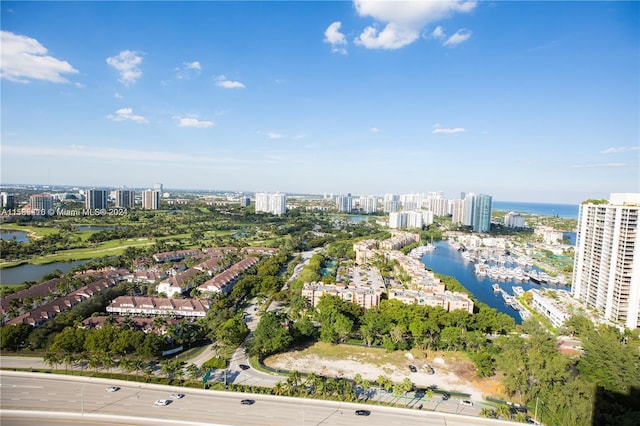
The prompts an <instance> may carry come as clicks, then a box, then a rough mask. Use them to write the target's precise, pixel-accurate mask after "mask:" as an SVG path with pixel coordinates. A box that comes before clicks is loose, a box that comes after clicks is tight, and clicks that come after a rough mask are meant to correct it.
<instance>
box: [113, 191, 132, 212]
mask: <svg viewBox="0 0 640 426" xmlns="http://www.w3.org/2000/svg"><path fill="white" fill-rule="evenodd" d="M115 199H116V207H122V208H132V207H135V206H136V191H133V190H131V189H117V190H116V194H115Z"/></svg>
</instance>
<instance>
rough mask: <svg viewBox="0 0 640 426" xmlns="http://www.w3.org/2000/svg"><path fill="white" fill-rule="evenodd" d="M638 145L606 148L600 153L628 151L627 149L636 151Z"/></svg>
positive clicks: (638, 148) (639, 148)
mask: <svg viewBox="0 0 640 426" xmlns="http://www.w3.org/2000/svg"><path fill="white" fill-rule="evenodd" d="M638 150H640V147H638V146H620V147H614V148H607V149H605V150H602V151H600V154H617V153H620V152H628V151H638Z"/></svg>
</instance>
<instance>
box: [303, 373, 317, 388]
mask: <svg viewBox="0 0 640 426" xmlns="http://www.w3.org/2000/svg"><path fill="white" fill-rule="evenodd" d="M318 380H319V377H318V375H317V374H316V373H309V374H308V375H307V378H306V379H305V381H304V385H305V386H306V387H307V389H313V390H314V391H315V389H316V386H317V385H318Z"/></svg>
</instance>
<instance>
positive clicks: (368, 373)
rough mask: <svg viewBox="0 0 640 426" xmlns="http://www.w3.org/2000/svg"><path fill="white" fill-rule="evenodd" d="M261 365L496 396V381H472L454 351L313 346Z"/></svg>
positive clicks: (471, 370)
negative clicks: (428, 369)
mask: <svg viewBox="0 0 640 426" xmlns="http://www.w3.org/2000/svg"><path fill="white" fill-rule="evenodd" d="M265 364H266V365H268V366H269V367H272V368H280V369H286V370H298V371H302V372H314V373H316V374H319V375H324V376H329V377H345V378H351V379H353V378H354V377H355V375H356V374H358V373H360V375H361V376H362V378H363V379H367V380H371V381H374V380H376V379H377V378H378V377H379V376H381V375H382V376H386V377H388V378H390V379H391V380H393V381H394V382H401V381H402V380H403V379H404V378H405V377H409V378H410V379H411V381H412V382H413V383H414V385H416V386H419V387H427V386H437V387H438V388H439V389H446V390H449V391H457V392H463V393H468V394H471V395H472V398H473V399H476V400H480V399H482V397H483V396H489V395H498V394H499V392H498V391H499V384H498V382H497V381H496V380H493V379H478V378H476V377H475V367H474V366H473V363H471V362H470V361H469V360H468V359H467V357H466V355H465V354H460V353H456V352H446V353H445V352H441V351H440V352H435V351H418V350H413V351H395V352H387V351H386V350H384V349H378V348H363V347H359V346H351V345H330V344H327V343H316V344H315V345H313V346H311V347H309V348H306V349H304V350H301V351H292V352H287V353H284V354H278V355H274V356H272V357H269V358H267V359H266V360H265ZM409 365H413V366H415V367H416V369H417V370H418V371H417V372H415V373H412V372H411V371H410V370H409ZM427 365H429V366H431V367H432V368H433V369H434V370H435V373H434V374H428V372H427V368H426V366H427Z"/></svg>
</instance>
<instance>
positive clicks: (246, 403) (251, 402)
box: [240, 399, 256, 405]
mask: <svg viewBox="0 0 640 426" xmlns="http://www.w3.org/2000/svg"><path fill="white" fill-rule="evenodd" d="M255 402H256V401H255V400H253V399H243V400H242V401H240V404H242V405H253V404H255Z"/></svg>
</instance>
